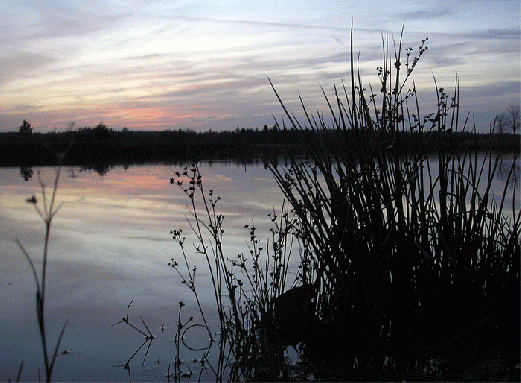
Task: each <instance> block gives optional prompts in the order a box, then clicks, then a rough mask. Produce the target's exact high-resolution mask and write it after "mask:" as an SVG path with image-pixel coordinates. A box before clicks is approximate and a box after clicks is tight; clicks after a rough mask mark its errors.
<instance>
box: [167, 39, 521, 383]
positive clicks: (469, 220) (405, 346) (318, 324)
mask: <svg viewBox="0 0 521 383" xmlns="http://www.w3.org/2000/svg"><path fill="white" fill-rule="evenodd" d="M402 36H403V30H402V35H401V36H400V40H399V42H398V43H395V45H394V54H393V55H389V54H388V53H384V57H383V62H382V66H381V67H379V68H377V74H378V80H379V81H378V86H377V88H378V89H379V92H373V88H372V86H371V85H368V86H366V85H365V84H363V82H362V79H361V75H360V72H359V71H355V68H354V67H355V62H354V58H353V52H352V50H351V81H350V82H351V83H350V86H349V87H348V86H346V85H343V86H342V87H341V88H340V89H338V88H336V87H335V88H334V97H332V98H331V97H329V96H328V95H327V94H326V92H325V91H324V93H323V94H324V98H325V101H326V105H327V107H328V110H329V113H330V116H329V118H328V119H326V117H325V116H324V115H323V114H320V113H317V114H316V115H313V114H311V113H308V111H307V109H306V107H305V104H304V102H302V100H301V104H302V109H303V114H304V116H305V118H304V121H302V122H301V121H300V120H299V119H297V118H296V117H295V116H294V115H293V114H292V113H290V112H289V111H288V109H287V108H286V106H285V104H284V102H283V101H282V99H281V98H280V97H279V94H278V93H277V91H276V89H275V87H274V86H273V84H272V87H273V90H274V92H275V94H276V96H277V98H278V100H279V101H280V104H281V106H282V108H283V110H284V115H285V116H284V120H285V121H284V122H283V123H282V125H283V127H284V128H285V129H288V130H290V131H293V132H295V133H296V134H297V135H298V136H299V137H300V140H301V145H303V146H305V148H306V152H307V156H308V157H307V158H309V157H311V161H309V160H306V161H301V160H300V159H301V158H302V157H299V156H298V155H295V156H291V157H290V163H289V165H288V166H281V165H279V164H277V163H276V162H275V160H274V162H272V164H271V165H270V170H271V172H272V173H273V175H274V177H275V179H276V181H277V183H278V185H279V187H280V189H281V190H282V192H283V193H284V195H285V198H286V200H287V201H288V203H289V205H290V211H288V210H287V209H284V208H283V211H282V214H280V215H279V216H277V215H275V214H274V215H273V217H272V218H273V219H272V221H273V223H274V225H275V228H274V229H273V230H272V238H271V241H268V244H267V246H266V247H264V246H261V243H260V242H259V240H258V238H257V235H256V228H255V226H250V225H246V226H245V229H246V230H248V231H249V233H250V247H249V249H248V250H249V251H248V252H246V253H245V254H239V255H237V256H236V257H235V258H234V257H232V258H230V257H229V256H227V255H225V254H224V252H223V247H222V244H223V233H224V230H223V226H222V224H223V221H224V216H223V215H221V214H219V213H218V212H217V210H216V206H217V205H218V203H219V200H220V198H219V197H216V196H215V194H214V192H213V190H208V191H207V190H205V189H204V188H203V182H202V175H201V174H200V172H199V169H198V167H197V166H196V165H194V166H193V167H192V168H190V169H189V168H186V169H185V170H184V171H183V172H178V173H176V176H175V177H173V178H172V179H171V183H172V184H174V185H177V186H179V187H180V188H181V189H182V190H183V192H184V193H185V194H186V195H187V196H188V197H189V199H190V201H191V204H190V210H191V213H192V220H190V221H189V223H190V226H191V229H192V232H193V233H195V236H196V243H195V244H194V246H195V250H196V252H197V253H199V254H201V255H203V256H204V257H205V259H206V263H207V265H208V270H209V275H210V278H211V281H212V284H213V287H214V294H215V300H216V303H217V310H218V314H219V319H220V326H221V336H220V339H219V349H220V357H219V362H218V367H217V368H216V369H215V370H214V371H215V372H216V378H217V380H220V379H222V377H223V376H227V377H228V378H229V379H230V380H232V381H234V380H248V381H252V380H265V381H267V380H270V381H273V380H306V379H308V378H312V377H314V378H319V379H325V380H343V381H347V380H357V381H360V380H383V379H393V380H394V379H408V380H423V381H425V380H443V379H449V380H473V379H503V378H505V377H506V379H509V378H512V377H514V379H515V375H516V370H515V368H514V365H515V364H516V363H517V362H518V361H519V360H518V358H519V354H518V353H517V352H518V345H519V344H518V339H517V336H518V334H519V273H520V270H519V266H520V265H519V259H520V241H519V233H520V224H521V211H519V210H518V207H516V188H517V185H516V182H515V174H514V173H515V160H516V159H517V155H516V156H515V158H514V162H513V164H512V167H511V168H510V169H509V170H508V171H506V173H505V171H504V168H502V170H501V171H502V173H503V174H506V177H505V179H506V181H505V186H504V190H502V191H501V192H499V193H498V194H494V192H493V180H494V178H495V177H496V175H497V173H498V172H499V171H500V168H501V166H500V157H499V156H495V153H494V152H493V148H494V144H493V142H492V141H491V143H490V144H489V145H488V149H487V150H486V151H485V152H478V151H477V150H476V149H475V148H476V147H478V145H476V142H474V141H475V140H478V139H480V138H479V137H478V135H477V134H476V132H475V129H474V128H471V127H469V125H468V119H467V118H466V119H464V120H462V118H461V117H460V104H459V84H458V82H457V83H456V86H455V88H454V91H453V93H452V95H449V94H448V92H447V91H446V90H445V89H443V88H441V87H438V86H437V85H436V97H437V107H436V110H435V111H434V112H432V113H429V114H421V113H420V107H419V102H418V99H417V93H416V86H415V84H414V82H413V81H412V77H411V76H412V74H413V72H414V69H415V67H416V66H417V64H418V62H419V61H420V58H421V57H422V56H423V55H424V54H425V53H426V51H427V46H426V42H427V39H425V40H423V41H422V43H421V44H420V45H419V47H418V49H417V51H415V50H414V49H413V48H407V49H403V47H402V43H401V41H402ZM383 45H384V51H385V52H389V49H390V48H389V47H386V46H385V43H384V44H383ZM434 81H435V80H434ZM411 82H412V84H411ZM270 84H271V81H270ZM327 121H331V122H327ZM277 124H278V125H280V124H279V123H278V122H277ZM457 132H461V133H465V135H466V137H468V139H467V140H465V141H463V142H462V141H461V140H452V135H453V134H454V133H457ZM460 137H461V135H460ZM433 142H434V143H435V145H432V143H433ZM433 146H434V148H435V149H433ZM480 147H482V145H481V146H480ZM433 150H435V153H433ZM433 159H436V161H437V162H436V165H437V166H433V164H434V163H435V162H433ZM508 204H511V205H512V206H511V213H509V212H508V208H509V207H510V206H507V205H508ZM172 234H173V236H174V239H175V240H176V241H177V242H178V243H179V245H180V247H181V249H182V255H183V258H184V262H183V263H184V264H185V265H186V270H185V271H184V274H182V275H185V276H184V277H183V282H184V283H186V284H187V286H188V287H189V288H190V289H191V290H192V291H193V292H194V294H195V297H196V299H197V300H198V298H197V289H196V287H195V269H193V268H192V267H191V265H190V264H189V263H188V261H187V257H186V254H185V248H184V242H185V239H186V238H185V237H184V236H183V234H182V231H181V230H174V231H172ZM292 241H294V243H297V244H298V248H299V252H298V253H299V255H298V256H299V257H300V259H299V266H298V270H299V271H298V274H297V278H296V279H295V281H293V283H292V282H290V281H289V280H288V262H289V257H290V255H291V249H292V248H293V246H292V245H289V244H290V243H292ZM265 249H266V250H265ZM170 265H171V266H172V267H174V268H176V269H177V270H178V272H179V267H180V266H179V265H180V263H178V262H177V261H175V260H172V263H171V264H170ZM290 286H292V287H291V288H290ZM199 306H200V305H199ZM299 307H300V308H299ZM201 314H202V315H203V317H204V313H203V312H202V310H201ZM292 323H294V326H292V325H291V324H292ZM208 329H209V327H208ZM209 334H211V332H210V330H209ZM290 344H291V345H294V346H295V347H296V348H297V350H298V351H299V353H300V356H301V359H302V361H303V362H304V364H302V365H300V367H295V366H294V365H290V364H289V363H287V360H286V359H285V349H286V346H288V345H290ZM498 355H500V357H498ZM491 360H492V362H493V363H495V364H494V366H495V367H497V366H499V367H500V368H499V369H500V372H499V373H495V375H494V374H493V375H490V373H491V372H490V371H488V372H483V371H484V370H486V368H485V366H486V365H488V363H490V362H491ZM345 366H348V367H347V368H346V367H345ZM495 367H494V368H495ZM489 370H490V369H489ZM224 371H228V372H227V373H224ZM484 374H485V375H486V374H489V375H486V376H485V375H484Z"/></svg>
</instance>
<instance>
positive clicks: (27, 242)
mask: <svg viewBox="0 0 521 383" xmlns="http://www.w3.org/2000/svg"><path fill="white" fill-rule="evenodd" d="M512 161H513V159H512V158H511V157H507V156H505V158H501V159H500V162H499V168H498V170H499V172H498V176H499V177H498V180H499V182H498V189H497V190H501V182H503V183H504V181H505V180H506V179H507V177H508V174H509V172H510V166H511V164H512V163H513V162H512ZM519 165H520V164H519V160H518V161H517V162H516V163H515V167H514V170H513V177H514V178H513V179H515V180H517V181H516V182H519V177H520V166H519ZM434 167H435V166H434V165H433V169H434ZM180 169H181V167H180V166H178V165H173V166H171V165H147V166H138V167H130V168H123V167H113V168H110V169H109V168H108V167H101V168H99V169H94V171H89V170H86V169H82V168H77V167H70V168H67V171H66V176H65V175H64V177H62V179H61V182H60V188H59V192H58V201H59V202H64V205H63V207H62V209H61V210H60V212H59V214H58V216H57V217H56V220H55V222H54V226H53V231H52V233H51V253H50V261H49V262H50V263H49V282H48V283H49V291H48V294H49V295H48V312H49V325H50V326H51V330H52V326H53V324H60V323H63V322H64V321H65V320H69V321H70V326H69V328H68V330H67V332H66V334H65V337H64V341H63V349H66V350H70V353H68V354H63V355H61V356H60V357H59V359H58V361H57V364H56V372H55V379H56V380H76V381H79V380H105V381H115V380H118V381H121V380H124V379H126V378H128V374H129V373H130V370H131V368H132V374H131V377H132V379H134V380H149V381H150V380H154V381H157V380H164V379H165V377H166V376H169V375H171V374H172V373H174V374H177V376H178V377H180V376H181V375H182V374H184V373H189V372H190V371H193V373H194V374H197V373H200V372H201V371H203V370H204V369H203V367H202V365H205V362H204V360H205V359H206V358H208V359H209V360H211V359H212V358H215V356H214V355H213V354H212V353H211V352H210V353H209V354H208V355H204V351H199V352H196V350H199V349H201V348H202V347H203V346H205V345H204V344H201V345H200V346H199V345H194V344H193V343H191V342H187V343H183V338H182V334H181V335H179V331H185V335H186V336H187V337H192V336H196V335H194V334H195V333H196V332H198V330H200V328H199V326H196V324H198V325H200V324H201V323H203V322H202V320H201V318H200V317H199V316H198V313H199V310H198V308H197V307H195V306H194V305H192V304H191V303H190V302H193V296H192V293H191V291H189V289H187V288H186V286H184V285H183V284H182V283H181V280H180V279H179V277H178V276H177V275H176V274H174V273H173V272H172V269H171V268H169V267H168V266H167V263H168V262H169V261H170V259H171V258H172V257H174V256H175V255H176V254H178V249H177V248H176V247H175V246H174V243H173V241H172V238H171V235H170V231H171V230H173V229H178V228H179V227H185V228H186V227H187V225H186V216H187V215H188V214H189V213H188V208H187V206H186V203H187V201H186V198H185V196H184V195H181V193H180V192H179V190H178V189H174V188H172V186H171V185H170V182H169V181H170V178H171V177H172V176H173V174H174V172H175V171H176V170H180ZM200 169H201V173H202V174H203V177H204V182H205V185H206V188H208V189H210V188H211V189H213V190H215V193H218V195H220V196H221V198H222V201H221V204H220V209H221V210H220V212H221V213H222V214H223V215H224V217H225V221H224V224H223V227H224V229H225V237H224V240H225V249H226V250H225V251H226V252H227V254H230V257H232V256H236V255H237V254H239V253H241V252H244V251H245V250H246V245H245V244H246V242H247V241H248V237H249V235H248V232H247V231H245V230H244V225H245V224H251V220H252V219H254V220H255V225H256V227H257V228H258V230H257V232H258V233H259V235H263V233H265V238H264V239H263V240H265V239H266V238H268V236H269V227H270V219H269V217H268V214H270V213H272V210H273V208H274V207H276V208H277V207H278V206H280V204H281V202H282V198H283V196H282V194H281V192H280V191H279V189H278V187H277V185H276V183H275V181H274V180H273V178H272V176H271V174H270V172H269V171H268V170H266V169H265V167H264V164H263V163H262V161H261V162H260V163H259V164H257V165H253V166H247V167H245V165H244V164H237V163H219V162H211V163H203V164H201V166H200ZM35 170H38V169H35ZM39 170H41V174H42V178H43V179H44V180H47V181H48V182H49V180H51V179H52V176H53V173H54V172H53V169H52V168H41V169H39ZM109 170H110V171H109ZM33 175H34V170H33V169H32V168H23V167H22V168H2V169H0V193H1V194H2V198H1V199H0V218H1V220H2V226H3V228H2V231H1V233H0V254H1V255H0V264H1V268H2V270H3V271H4V272H3V273H2V274H1V275H0V286H2V289H0V337H1V339H2V346H1V347H0V361H1V362H0V380H6V379H7V378H8V377H15V376H16V369H17V368H18V366H19V363H20V361H21V360H25V361H26V362H25V367H24V374H23V375H22V377H23V378H24V379H30V380H36V379H37V371H38V368H40V367H41V366H40V361H41V355H40V354H39V352H38V351H39V350H40V345H39V338H38V328H37V326H36V323H35V320H34V309H35V308H34V282H33V281H32V280H31V275H30V273H29V272H28V269H27V267H26V264H25V263H24V259H23V256H22V255H21V254H20V252H19V251H18V249H17V248H16V246H15V244H14V239H15V238H18V239H20V241H21V242H22V243H23V244H24V246H26V248H27V250H28V251H29V252H30V253H31V254H33V255H34V256H35V257H36V258H38V256H39V254H40V251H41V245H42V232H43V230H42V227H41V221H40V219H39V217H38V216H37V214H35V212H34V207H33V206H32V205H30V204H27V203H26V200H27V198H31V196H32V195H35V196H36V197H37V198H38V193H39V191H40V186H39V184H38V182H37V180H36V179H34V177H33ZM507 206H508V205H507ZM510 206H511V204H510ZM4 228H5V229H4ZM193 241H194V239H193V238H189V239H188V241H187V246H188V245H189V244H191V243H192V242H193ZM246 251H247V250H246ZM176 252H177V253H176ZM192 257H193V258H191V259H190V262H191V263H192V264H193V265H194V266H197V267H198V270H199V271H198V284H199V285H198V286H199V288H200V291H201V292H206V294H205V295H204V294H202V296H201V301H202V305H203V306H204V309H205V312H206V313H212V309H213V301H214V297H213V296H212V294H213V288H212V285H211V281H210V280H209V276H208V273H205V271H204V270H205V267H204V265H205V262H204V260H203V259H198V258H197V256H196V255H192ZM203 295H204V296H203ZM131 301H133V304H132V312H131V314H133V315H131V316H130V317H129V315H128V310H129V307H128V305H129V302H131ZM180 301H182V302H184V303H185V304H186V306H184V307H183V308H182V315H181V309H180V308H179V302H180ZM122 313H127V314H126V316H125V317H124V318H127V319H128V322H129V323H131V324H133V325H134V326H136V327H137V328H139V329H140V330H141V331H143V334H145V335H143V334H142V333H137V332H136V330H135V329H133V328H132V327H131V326H128V325H127V324H125V323H120V325H119V326H113V327H111V325H113V324H114V323H115V322H117V321H118V320H119V319H120V318H122ZM139 316H142V317H143V322H141V320H140V318H139ZM190 317H193V318H194V319H193V320H192V321H189V319H190ZM207 319H208V322H209V323H210V327H211V328H212V329H217V323H218V319H217V318H216V317H209V318H207ZM144 323H146V328H145V326H144ZM142 324H143V326H142ZM179 326H181V330H179V328H180V327H179ZM190 326H195V327H190ZM126 327H128V328H126ZM147 328H148V329H149V330H148V331H147ZM188 328H189V330H186V329H188ZM187 331H188V332H187ZM53 334H54V333H52V334H51V336H53ZM151 335H153V336H154V337H155V338H154V339H153V344H152V338H150V336H151ZM147 336H148V337H149V339H148V340H147V338H146V337H147ZM143 337H145V338H143ZM144 339H145V341H148V343H147V342H145V343H144ZM174 339H177V343H176V342H175V341H174ZM180 339H181V342H179V340H180ZM207 339H208V337H205V338H204V339H203V340H204V341H207ZM188 340H189V341H192V338H191V339H188ZM203 343H204V342H203ZM190 348H192V350H190ZM136 350H137V351H136ZM201 352H202V353H203V355H201ZM212 352H214V351H213V350H212ZM131 355H132V357H130V356H131ZM134 355H135V356H134ZM177 355H179V360H181V359H185V360H186V362H185V364H181V363H178V364H177V365H176V364H175V363H176V360H178V359H175V357H176V356H177ZM144 356H146V359H145V358H143V357H144ZM129 357H130V359H129ZM182 357H183V358H182ZM194 360H195V361H194ZM169 365H170V366H171V367H170V369H169ZM113 366H122V367H123V368H121V367H120V368H113ZM125 366H127V367H128V369H125ZM172 366H174V367H172ZM174 368H176V369H174ZM123 369H124V370H123ZM122 370H123V371H122ZM205 373H206V372H205ZM175 376H176V375H174V377H175ZM204 376H207V377H208V379H210V377H211V372H208V375H204ZM203 380H204V379H203Z"/></svg>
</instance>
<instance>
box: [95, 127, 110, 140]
mask: <svg viewBox="0 0 521 383" xmlns="http://www.w3.org/2000/svg"><path fill="white" fill-rule="evenodd" d="M108 136H109V128H107V126H106V125H105V124H104V123H102V122H100V123H99V124H98V125H96V127H95V128H94V138H96V140H98V141H103V140H105V139H107V137H108Z"/></svg>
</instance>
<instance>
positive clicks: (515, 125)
mask: <svg viewBox="0 0 521 383" xmlns="http://www.w3.org/2000/svg"><path fill="white" fill-rule="evenodd" d="M506 118H507V121H508V125H510V129H512V133H513V134H515V133H516V132H517V131H518V130H519V105H510V106H509V107H508V108H507V112H506Z"/></svg>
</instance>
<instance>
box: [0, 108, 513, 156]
mask: <svg viewBox="0 0 521 383" xmlns="http://www.w3.org/2000/svg"><path fill="white" fill-rule="evenodd" d="M509 113H510V114H509V116H510V117H509V118H508V119H507V117H505V116H506V115H505V116H503V115H502V117H498V118H496V120H495V121H494V123H493V131H494V132H495V133H493V134H492V133H490V134H474V133H469V132H445V133H444V134H448V135H450V139H449V140H443V142H445V143H446V142H450V145H451V146H452V148H449V149H453V150H459V149H461V148H466V149H471V150H485V149H488V148H492V149H493V150H496V151H503V152H516V151H519V147H520V142H519V135H518V134H514V135H513V134H506V133H505V132H506V130H507V129H506V128H507V126H511V128H510V129H511V130H512V131H513V132H517V131H518V129H519V128H518V126H519V109H517V114H516V111H515V109H514V108H512V110H510V109H509ZM516 116H517V117H516ZM512 121H513V122H512ZM507 122H508V123H509V124H511V125H507ZM320 134H323V135H329V136H330V137H329V138H330V140H331V142H333V143H334V145H335V146H336V147H337V150H338V151H339V152H341V151H342V140H344V139H345V137H349V136H345V135H342V136H341V135H338V132H335V131H334V130H325V131H323V132H321V133H320ZM353 134H354V133H353ZM357 134H358V133H357ZM366 134H368V139H372V140H374V142H375V145H385V146H387V147H391V146H398V147H399V148H400V149H401V150H404V151H408V150H420V149H421V150H424V151H425V150H427V151H436V150H437V147H438V146H437V145H438V136H437V134H439V133H437V132H425V133H417V132H400V133H399V134H398V135H396V134H392V135H390V134H388V135H386V134H385V133H382V132H378V137H376V139H375V137H372V136H371V137H370V136H369V135H370V132H367V133H366ZM335 135H338V137H336V136H335ZM420 135H422V137H420ZM424 136H427V137H424ZM311 137H313V132H311V131H309V130H306V129H303V130H295V129H286V128H285V127H284V126H282V127H281V126H279V125H273V126H268V125H264V127H263V128H255V129H252V128H248V129H246V128H242V129H239V128H237V129H235V130H233V131H222V132H215V131H211V130H210V131H206V132H196V131H193V130H166V131H133V130H129V129H127V128H123V129H122V130H121V131H116V130H113V129H110V128H108V127H107V126H106V125H105V124H103V123H99V124H98V125H96V126H95V127H94V128H92V127H83V128H79V129H70V130H67V131H62V132H49V133H37V132H34V131H33V128H32V126H31V124H30V123H29V122H28V121H26V120H24V121H23V123H22V125H21V126H20V128H19V131H18V132H6V133H0V151H1V153H2V155H1V157H0V166H36V165H53V164H55V163H56V158H57V156H58V155H59V154H60V153H63V152H65V151H66V150H68V152H67V155H66V158H65V163H66V164H70V165H85V164H93V165H95V166H99V164H109V165H111V164H112V165H113V164H123V165H125V164H128V165H131V164H139V163H151V162H164V163H172V162H189V161H193V160H209V161H212V160H233V161H237V162H241V163H242V162H244V163H249V162H252V161H254V160H259V159H260V160H262V161H276V160H277V159H278V158H280V157H284V156H285V155H287V154H288V153H290V152H291V153H293V154H302V155H304V153H306V150H305V143H306V142H307V141H308V140H309V139H311ZM420 138H421V139H420ZM418 145H422V147H419V146H418ZM490 145H492V147H490ZM458 148H459V149H458Z"/></svg>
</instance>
